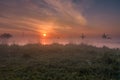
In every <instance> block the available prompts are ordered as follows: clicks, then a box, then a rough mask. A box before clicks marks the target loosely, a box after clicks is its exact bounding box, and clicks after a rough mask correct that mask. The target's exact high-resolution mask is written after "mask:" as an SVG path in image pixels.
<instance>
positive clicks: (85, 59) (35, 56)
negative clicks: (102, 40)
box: [0, 43, 120, 80]
mask: <svg viewBox="0 0 120 80" xmlns="http://www.w3.org/2000/svg"><path fill="white" fill-rule="evenodd" d="M0 80H120V49H117V48H114V49H110V48H108V47H105V46H104V47H101V48H100V47H99V48H98V47H95V46H91V45H85V44H80V45H77V44H66V45H61V44H57V43H54V44H51V45H41V44H27V45H24V46H19V45H0Z"/></svg>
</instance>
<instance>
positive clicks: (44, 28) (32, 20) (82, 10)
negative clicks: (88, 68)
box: [0, 0, 120, 37]
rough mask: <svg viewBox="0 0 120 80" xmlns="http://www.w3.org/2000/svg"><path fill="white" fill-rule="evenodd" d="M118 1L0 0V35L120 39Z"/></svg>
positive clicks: (119, 0)
mask: <svg viewBox="0 0 120 80" xmlns="http://www.w3.org/2000/svg"><path fill="white" fill-rule="evenodd" d="M119 8H120V0H0V34H2V33H11V34H13V35H20V34H22V33H26V34H27V35H29V36H34V35H35V34H38V35H41V34H44V33H46V34H47V36H49V37H56V36H57V37H79V36H80V35H81V34H82V33H84V34H86V35H87V36H98V35H101V34H103V33H107V34H111V35H113V36H117V37H120V9H119Z"/></svg>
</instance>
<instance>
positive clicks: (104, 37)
mask: <svg viewBox="0 0 120 80" xmlns="http://www.w3.org/2000/svg"><path fill="white" fill-rule="evenodd" d="M102 38H103V39H111V37H110V36H109V35H108V34H105V33H104V34H103V35H102Z"/></svg>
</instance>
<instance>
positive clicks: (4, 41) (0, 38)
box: [0, 33, 12, 44]
mask: <svg viewBox="0 0 120 80" xmlns="http://www.w3.org/2000/svg"><path fill="white" fill-rule="evenodd" d="M11 37H12V35H11V34H10V33H3V34H1V35H0V42H1V44H7V42H8V39H10V38H11Z"/></svg>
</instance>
